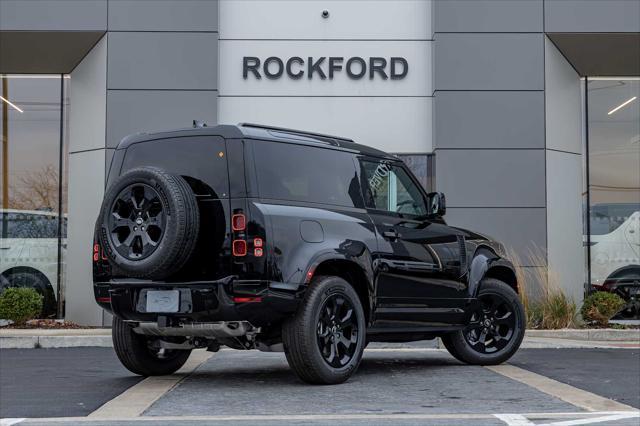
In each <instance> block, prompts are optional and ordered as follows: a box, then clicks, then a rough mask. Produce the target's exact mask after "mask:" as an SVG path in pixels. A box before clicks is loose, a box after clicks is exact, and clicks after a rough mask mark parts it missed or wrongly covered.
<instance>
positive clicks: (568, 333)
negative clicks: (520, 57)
mask: <svg viewBox="0 0 640 426" xmlns="http://www.w3.org/2000/svg"><path fill="white" fill-rule="evenodd" d="M607 342H610V343H612V344H615V343H616V342H627V343H631V344H634V343H635V342H637V343H638V344H640V329H630V330H617V329H592V330H589V329H584V330H579V329H564V330H527V332H526V337H525V342H524V343H523V347H540V348H552V347H596V346H598V347H600V346H604V347H607V346H610V345H606V343H607ZM592 343H593V344H595V346H593V345H592ZM603 344H604V345H603ZM434 346H436V345H434ZM76 347H99V348H110V347H113V343H112V341H111V330H110V329H108V328H106V329H105V328H99V329H76V330H39V329H24V330H20V329H10V330H0V349H34V348H76Z"/></svg>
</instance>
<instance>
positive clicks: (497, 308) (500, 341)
mask: <svg viewBox="0 0 640 426" xmlns="http://www.w3.org/2000/svg"><path fill="white" fill-rule="evenodd" d="M479 300H480V304H481V307H480V309H478V310H477V311H476V312H474V313H473V314H472V316H471V321H470V323H469V325H468V326H467V327H466V329H465V331H464V337H465V339H466V341H467V342H468V343H469V345H471V346H472V347H473V348H474V349H475V350H476V351H478V352H480V353H484V354H491V353H494V352H498V351H500V350H502V349H504V348H505V347H506V346H507V345H508V344H509V341H510V340H511V338H512V337H513V336H514V332H515V329H516V314H515V313H514V310H513V307H512V306H511V304H510V302H509V300H507V299H506V298H505V297H504V296H502V295H500V294H497V293H486V294H483V295H481V296H480V297H479Z"/></svg>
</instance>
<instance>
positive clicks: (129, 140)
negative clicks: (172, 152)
mask: <svg viewBox="0 0 640 426" xmlns="http://www.w3.org/2000/svg"><path fill="white" fill-rule="evenodd" d="M188 136H221V137H223V138H225V139H259V140H271V141H277V142H287V143H295V144H299V145H309V146H322V147H325V148H331V149H337V150H342V151H351V152H355V153H358V154H363V155H371V156H375V157H387V158H395V157H393V156H392V155H390V154H387V153H386V152H384V151H380V150H378V149H375V148H371V147H369V146H366V145H360V144H357V143H355V142H354V141H353V140H351V139H348V138H343V137H339V136H332V135H325V134H321V133H312V132H306V131H303V130H294V129H285V128H282V127H273V126H265V125H260V124H251V123H240V124H238V125H228V124H220V125H217V126H211V127H193V128H186V129H176V130H168V131H163V132H155V133H135V134H133V135H129V136H127V137H125V138H124V139H122V141H121V142H120V144H119V145H118V148H117V149H126V148H127V147H129V146H130V145H132V144H135V143H138V142H146V141H152V140H157V139H166V138H177V137H188Z"/></svg>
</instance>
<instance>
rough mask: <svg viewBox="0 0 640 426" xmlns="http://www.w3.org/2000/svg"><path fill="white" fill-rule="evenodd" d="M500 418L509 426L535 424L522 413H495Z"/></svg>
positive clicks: (529, 425)
mask: <svg viewBox="0 0 640 426" xmlns="http://www.w3.org/2000/svg"><path fill="white" fill-rule="evenodd" d="M494 416H496V417H497V418H498V419H500V420H502V421H503V422H505V423H506V424H507V425H509V426H531V425H535V423H532V422H530V421H529V419H527V418H526V417H525V416H523V415H522V414H494Z"/></svg>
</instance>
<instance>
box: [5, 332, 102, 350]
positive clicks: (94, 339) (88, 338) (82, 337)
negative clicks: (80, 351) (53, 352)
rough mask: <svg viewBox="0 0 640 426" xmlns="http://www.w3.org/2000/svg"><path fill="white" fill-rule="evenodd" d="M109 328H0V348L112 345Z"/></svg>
mask: <svg viewBox="0 0 640 426" xmlns="http://www.w3.org/2000/svg"><path fill="white" fill-rule="evenodd" d="M112 346H113V343H112V342H111V330H110V329H100V328H98V329H76V330H73V329H72V330H68V329H67V330H65V329H60V330H44V329H43V330H40V329H9V330H0V349H34V348H79V347H100V348H108V347H112Z"/></svg>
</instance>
